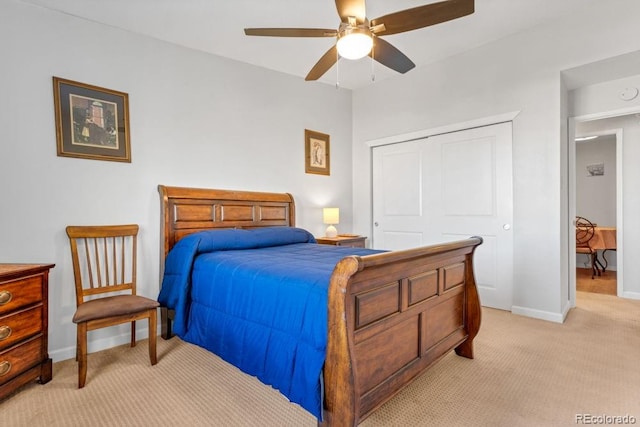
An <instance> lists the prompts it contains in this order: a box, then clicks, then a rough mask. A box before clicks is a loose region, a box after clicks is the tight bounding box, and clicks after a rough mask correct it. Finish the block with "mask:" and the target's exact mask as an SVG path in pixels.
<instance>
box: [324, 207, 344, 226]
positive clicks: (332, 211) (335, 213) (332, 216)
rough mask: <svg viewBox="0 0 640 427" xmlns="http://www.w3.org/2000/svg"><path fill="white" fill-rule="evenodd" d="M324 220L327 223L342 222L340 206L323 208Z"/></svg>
mask: <svg viewBox="0 0 640 427" xmlns="http://www.w3.org/2000/svg"><path fill="white" fill-rule="evenodd" d="M322 222H324V223H325V224H331V225H336V224H340V208H324V209H323V210H322Z"/></svg>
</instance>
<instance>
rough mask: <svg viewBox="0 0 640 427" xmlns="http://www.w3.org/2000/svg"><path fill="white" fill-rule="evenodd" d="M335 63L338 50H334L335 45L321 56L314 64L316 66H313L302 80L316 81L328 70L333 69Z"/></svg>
mask: <svg viewBox="0 0 640 427" xmlns="http://www.w3.org/2000/svg"><path fill="white" fill-rule="evenodd" d="M337 61H338V49H337V48H336V45H333V46H332V47H331V49H329V50H328V51H327V53H325V54H324V55H322V58H320V60H319V61H318V62H316V65H314V66H313V68H312V69H311V71H309V74H307V77H305V78H304V79H305V80H307V81H309V80H318V79H319V78H320V77H322V75H323V74H324V73H326V72H327V71H329V68H331V67H333V64H335V63H336V62H337Z"/></svg>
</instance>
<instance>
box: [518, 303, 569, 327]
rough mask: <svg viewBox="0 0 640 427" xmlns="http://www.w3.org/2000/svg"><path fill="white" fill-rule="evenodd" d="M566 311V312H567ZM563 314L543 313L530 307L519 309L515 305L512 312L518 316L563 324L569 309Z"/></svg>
mask: <svg viewBox="0 0 640 427" xmlns="http://www.w3.org/2000/svg"><path fill="white" fill-rule="evenodd" d="M565 310H566V311H565ZM565 310H563V312H562V313H553V312H551V311H542V310H536V309H533V308H529V307H519V306H517V305H514V306H513V307H511V312H512V313H513V314H518V315H520V316H526V317H532V318H534V319H540V320H547V321H549V322H555V323H563V322H564V319H565V317H566V315H567V313H568V312H569V311H568V310H569V308H567V307H565Z"/></svg>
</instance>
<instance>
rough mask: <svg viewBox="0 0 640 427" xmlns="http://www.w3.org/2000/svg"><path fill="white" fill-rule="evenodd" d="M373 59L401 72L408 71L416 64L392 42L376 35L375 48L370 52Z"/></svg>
mask: <svg viewBox="0 0 640 427" xmlns="http://www.w3.org/2000/svg"><path fill="white" fill-rule="evenodd" d="M369 56H371V57H372V58H373V59H375V60H376V61H378V62H379V63H381V64H382V65H385V66H387V67H389V68H391V69H392V70H395V71H397V72H399V73H402V74H404V73H406V72H407V71H409V70H411V69H412V68H414V67H415V66H416V64H414V63H413V61H411V60H410V59H409V58H408V57H407V56H406V55H405V54H404V53H402V52H400V51H399V50H398V49H397V48H395V47H394V46H393V45H392V44H391V43H389V42H388V41H386V40H383V39H381V38H380V37H376V38H375V41H374V42H373V49H372V50H371V53H369Z"/></svg>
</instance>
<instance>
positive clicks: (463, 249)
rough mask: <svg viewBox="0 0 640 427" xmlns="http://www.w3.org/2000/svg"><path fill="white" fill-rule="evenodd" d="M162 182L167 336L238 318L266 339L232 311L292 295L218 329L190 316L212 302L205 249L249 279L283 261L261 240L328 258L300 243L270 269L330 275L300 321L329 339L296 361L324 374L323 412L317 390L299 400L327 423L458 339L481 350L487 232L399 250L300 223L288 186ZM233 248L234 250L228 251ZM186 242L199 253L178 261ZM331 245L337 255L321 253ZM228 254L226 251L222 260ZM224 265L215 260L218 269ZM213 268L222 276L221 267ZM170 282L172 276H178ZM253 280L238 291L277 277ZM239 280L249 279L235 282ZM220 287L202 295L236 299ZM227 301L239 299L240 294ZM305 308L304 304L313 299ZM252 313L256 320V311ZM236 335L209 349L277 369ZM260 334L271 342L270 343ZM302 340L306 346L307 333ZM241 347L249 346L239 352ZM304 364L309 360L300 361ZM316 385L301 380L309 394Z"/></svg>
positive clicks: (347, 417) (464, 350) (457, 344)
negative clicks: (478, 253)
mask: <svg viewBox="0 0 640 427" xmlns="http://www.w3.org/2000/svg"><path fill="white" fill-rule="evenodd" d="M158 190H159V193H160V196H161V197H160V198H161V216H162V217H161V264H160V265H161V270H162V271H161V277H162V279H163V288H162V289H161V292H160V293H161V295H163V293H164V294H165V296H164V297H162V298H159V299H161V300H162V301H161V303H162V306H161V331H162V336H163V338H165V339H169V338H171V337H172V336H173V335H174V330H175V331H176V332H177V333H178V335H179V336H181V337H190V338H189V339H187V341H190V342H194V340H195V341H196V342H195V343H196V344H198V345H201V344H200V343H199V342H197V341H198V340H199V339H200V338H195V339H194V337H202V339H203V340H204V339H211V340H212V341H214V342H221V340H222V338H221V336H222V335H224V336H227V335H230V334H231V332H230V331H233V330H234V329H237V330H238V331H239V332H238V335H241V336H242V338H241V339H240V338H238V341H241V342H242V345H245V342H247V341H248V342H251V341H254V340H258V339H256V338H251V337H256V336H261V335H260V334H258V335H256V334H253V335H251V334H247V332H246V330H245V329H244V326H242V325H244V323H242V322H240V321H239V322H238V324H237V325H236V324H235V323H234V322H233V321H231V320H229V319H233V318H234V316H235V318H236V319H241V318H242V319H243V320H242V321H243V322H244V319H245V318H246V316H249V315H254V314H256V313H257V312H258V311H259V312H260V313H258V314H257V315H258V316H264V313H262V311H263V310H264V309H265V307H266V309H269V307H268V306H267V305H266V302H265V301H267V300H270V299H271V300H273V301H274V304H283V303H282V301H283V298H282V296H283V295H288V294H289V292H286V293H285V292H283V291H281V290H280V291H279V292H281V294H280V296H278V298H270V297H268V296H267V295H268V294H266V293H263V294H260V297H259V298H258V299H259V300H260V301H261V302H262V306H261V307H260V308H259V309H256V308H255V307H253V308H251V307H249V308H247V307H242V308H238V310H242V315H241V316H239V315H238V313H231V314H233V316H231V315H229V317H225V318H224V323H225V325H226V326H225V329H224V332H221V331H216V330H214V329H215V326H212V324H210V323H207V324H206V325H204V326H203V325H199V326H198V324H197V321H196V320H195V315H194V317H191V316H192V312H193V313H195V312H196V311H197V310H196V307H198V309H200V307H199V306H200V305H204V304H201V296H200V295H201V294H202V291H198V290H196V289H200V288H201V287H204V286H205V285H197V283H199V282H200V281H202V280H204V281H205V282H206V281H207V280H212V279H211V278H210V277H209V273H206V274H205V273H203V272H204V271H205V270H204V267H202V266H203V265H204V263H205V258H208V257H213V258H214V259H216V260H217V261H216V262H222V264H223V265H228V266H230V267H229V270H230V271H234V272H239V274H240V276H239V277H240V278H241V279H240V280H244V281H246V282H247V283H248V281H249V279H247V278H250V279H251V280H253V278H254V277H257V273H255V272H254V271H245V270H244V269H245V268H248V269H252V268H259V269H264V268H267V266H268V265H272V264H273V265H275V264H277V262H275V261H261V258H253V257H254V256H256V255H255V254H256V253H257V252H260V254H261V256H262V254H263V253H264V251H266V252H269V254H270V255H269V256H272V257H275V256H279V255H276V254H275V252H277V251H280V250H281V249H285V248H284V247H285V246H290V247H292V248H293V249H294V250H295V251H302V250H304V251H307V250H311V251H315V252H312V254H311V255H308V254H307V253H306V252H304V254H303V255H300V256H301V258H306V259H310V260H312V261H313V262H319V263H324V264H327V265H330V268H329V270H328V272H327V270H326V265H325V266H317V268H316V266H313V267H297V266H298V264H297V262H298V261H297V260H296V259H295V257H296V256H297V255H290V254H287V255H284V256H285V257H287V260H289V261H290V262H292V264H291V266H293V267H290V268H289V269H288V270H286V271H285V270H283V269H282V267H280V270H277V268H276V270H275V271H276V273H274V272H271V271H266V272H265V274H267V275H271V276H273V277H272V279H274V280H275V281H278V282H283V283H286V280H289V278H290V277H289V276H292V275H293V276H294V277H293V278H292V280H301V279H300V278H299V277H298V276H297V275H298V274H299V273H300V274H301V271H302V270H305V271H306V270H309V271H312V270H314V271H315V270H317V271H318V273H317V276H315V278H312V279H311V280H312V281H314V283H315V284H314V286H317V284H318V283H321V286H324V288H322V289H324V290H322V289H321V290H320V291H317V292H316V291H315V290H314V291H313V292H312V293H313V295H314V296H313V297H309V296H308V293H305V295H307V296H306V298H307V299H306V300H305V301H307V302H306V303H305V304H304V305H305V306H307V305H308V306H309V307H310V308H308V309H309V310H311V309H313V310H320V311H316V312H312V314H309V313H306V314H300V315H301V316H303V317H302V319H306V320H303V321H301V322H300V323H301V324H302V323H304V324H305V325H306V324H307V323H308V324H309V325H310V329H311V330H313V331H315V332H314V333H318V331H319V333H320V334H325V335H324V340H325V341H324V343H319V344H317V345H316V344H314V349H315V350H314V351H316V353H317V350H318V348H320V349H321V350H322V354H321V355H320V356H319V357H321V359H318V357H316V356H317V355H316V356H307V353H305V352H302V351H301V352H300V353H295V352H294V353H295V354H296V355H297V356H296V357H297V359H299V360H297V359H296V363H298V362H299V363H305V365H304V366H303V368H302V370H303V371H305V374H304V375H302V376H301V377H302V378H309V377H311V378H312V379H313V380H314V381H317V384H316V385H315V386H314V389H313V393H318V394H319V399H320V400H319V401H320V402H321V403H320V407H319V408H320V409H319V413H318V411H315V412H314V411H313V410H311V409H309V407H310V405H309V404H308V402H307V404H304V403H301V406H303V407H304V408H305V409H307V410H309V411H310V412H312V413H313V414H314V415H316V417H317V418H318V425H321V426H355V425H357V424H358V423H360V422H361V421H362V420H364V419H365V418H366V417H367V416H368V415H369V414H371V413H372V412H373V411H374V410H375V409H377V408H378V407H379V406H380V405H382V404H383V403H384V402H386V401H387V400H389V399H390V398H391V397H393V396H394V395H395V394H396V393H398V392H399V391H400V390H401V389H402V388H403V387H404V386H405V385H407V384H408V383H410V382H411V381H412V380H414V379H415V378H416V377H417V376H419V375H420V374H421V373H422V372H424V371H425V370H426V369H428V368H429V367H430V366H431V365H433V364H434V363H435V362H436V361H438V360H439V359H440V358H442V357H443V356H444V355H446V354H448V353H449V352H450V351H451V350H455V352H456V353H457V354H458V355H460V356H463V357H467V358H473V339H474V337H475V336H476V334H477V333H478V330H479V327H480V317H481V310H480V302H479V299H478V292H477V289H476V284H475V278H474V273H473V254H474V251H475V248H476V247H477V246H478V245H480V244H481V243H482V239H481V238H479V237H471V238H468V239H463V240H460V241H456V242H450V243H443V244H439V245H433V246H428V247H422V248H416V249H410V250H404V251H393V252H381V251H373V250H367V249H355V248H338V247H334V246H328V245H318V244H315V240H314V239H313V236H310V235H309V234H308V232H306V231H305V230H301V229H297V228H295V203H294V200H293V197H292V196H291V195H290V194H287V193H263V192H251V191H230V190H217V189H198V188H184V187H167V186H163V185H160V186H159V187H158ZM211 230H217V231H211ZM304 233H307V234H306V235H305V234H304ZM221 235H228V236H229V237H230V239H231V241H232V242H233V245H236V246H234V247H233V248H229V247H227V246H226V245H228V244H229V243H226V241H225V243H222V244H221V245H222V249H224V251H223V252H225V253H222V254H221V253H220V249H221V248H220V247H217V245H220V243H216V242H218V241H219V240H220V238H219V236H221ZM256 235H265V236H268V237H266V239H267V240H269V241H275V242H276V243H275V246H278V247H277V248H272V247H271V246H272V245H271V244H269V245H267V244H265V245H262V244H259V245H255V244H254V243H246V242H253V241H254V239H255V236H256ZM238 236H239V237H238ZM281 236H291V238H292V239H293V240H292V241H293V243H290V242H289V240H287V239H289V238H290V237H286V238H285V237H281ZM282 239H285V240H286V241H285V240H282ZM245 246H246V247H245ZM280 246H282V247H283V248H280ZM185 248H186V249H185ZM194 248H195V249H197V250H194ZM207 248H209V249H210V248H213V250H212V251H209V249H207ZM227 249H230V250H228V251H227ZM263 249H264V250H263ZM318 251H319V252H322V253H318ZM177 252H186V253H189V256H190V257H192V258H190V260H187V261H184V260H181V261H179V262H176V259H178V258H177V256H178V255H176V253H177ZM195 252H198V253H195ZM231 252H236V253H234V254H232V253H231ZM297 253H298V252H295V254H297ZM232 255H233V256H234V257H236V258H238V256H239V257H240V259H241V260H232V259H228V258H227V257H228V256H232ZM325 255H326V257H327V259H328V260H326V261H321V260H322V259H324V258H325ZM220 257H224V259H223V261H221V260H220ZM272 259H274V260H275V259H276V258H272ZM291 260H294V261H291ZM165 262H166V266H165ZM229 263H238V264H237V265H236V264H229ZM186 266H189V268H191V266H193V268H194V271H193V272H190V273H181V274H177V273H176V271H182V270H183V269H185V268H187V267H186ZM215 268H216V271H218V269H221V268H220V267H215ZM165 269H166V271H165ZM216 274H217V273H216ZM220 274H222V273H220ZM285 276H286V277H285ZM203 277H204V279H203ZM225 277H226V276H225ZM243 278H244V279H243ZM178 279H180V280H178ZM216 280H218V281H220V279H216ZM224 280H226V279H224ZM224 280H223V281H224ZM256 280H258V279H256ZM185 281H186V282H185ZM182 282H185V283H188V284H189V285H188V290H181V289H182V288H180V286H182V285H180V283H182ZM175 283H178V285H176V284H175ZM216 283H217V282H216ZM260 283H262V282H260ZM265 283H270V282H265ZM296 283H297V282H296ZM168 284H171V287H170V286H168ZM165 286H166V288H165ZM216 286H217V285H216ZM252 286H253V287H252V288H251V291H250V292H249V291H247V292H249V293H247V294H246V295H248V296H241V297H239V298H240V299H241V300H242V299H247V300H248V299H251V298H253V299H256V298H254V297H252V295H254V294H253V293H255V292H257V291H256V290H259V292H266V291H263V289H264V288H270V287H271V286H272V284H268V285H267V284H265V285H262V284H257V285H256V284H252ZM232 288H233V289H236V288H238V289H239V288H240V287H238V285H234V287H232ZM287 289H293V288H287ZM216 292H218V291H216ZM221 292H223V294H216V296H215V297H204V298H209V299H210V300H212V301H217V300H224V301H227V300H229V298H231V297H230V292H229V290H222V291H221ZM305 292H307V291H305ZM169 294H172V295H173V297H172V298H167V297H166V295H169ZM178 295H179V296H178ZM220 295H224V297H222V296H220ZM309 295H310V294H309ZM323 298H324V299H323ZM309 301H316V302H314V303H310V302H309ZM317 301H320V302H317ZM215 304H217V303H215ZM230 304H231V306H233V307H235V306H236V305H237V304H238V303H237V302H232V303H230ZM317 304H324V306H322V307H314V305H317ZM284 307H287V306H286V305H285V306H284ZM211 310H212V311H211V313H210V314H207V315H205V317H207V318H211V317H217V316H219V311H220V307H213V308H211ZM271 310H273V311H277V312H281V311H283V307H282V306H281V307H278V308H277V309H272V308H271ZM305 310H307V308H306V307H305ZM292 311H295V312H297V311H300V310H292ZM226 315H227V314H225V316H226ZM293 315H298V313H294V314H293ZM304 316H306V317H304ZM310 319H311V320H310ZM318 319H320V320H319V321H318ZM251 322H253V323H255V320H251ZM325 322H326V323H325ZM319 323H321V324H319ZM279 327H280V326H278V328H279ZM206 335H212V337H211V338H207V337H205V336H206ZM262 335H265V334H262ZM273 335H276V334H273ZM247 336H248V337H249V338H247ZM311 341H313V342H314V343H315V341H317V339H316V337H315V336H314V337H313V338H312V339H311ZM282 342H284V341H282ZM234 345H235V344H228V343H226V342H224V343H222V344H220V345H218V344H216V346H217V347H215V348H213V347H212V348H210V349H212V351H214V352H217V350H216V349H220V351H221V352H222V353H223V356H224V357H223V359H225V360H227V361H230V363H233V364H234V365H236V362H238V364H240V365H241V366H240V368H241V369H242V370H243V371H245V372H248V373H250V374H252V375H255V376H257V377H258V378H260V379H261V380H263V378H262V376H263V372H262V371H265V370H267V371H269V369H266V368H264V367H263V363H262V359H261V361H260V363H259V364H257V365H260V366H259V370H260V372H262V374H254V373H253V372H251V369H253V368H250V369H245V367H242V363H245V364H246V360H244V362H243V361H242V360H240V359H247V357H246V354H247V351H246V349H244V350H242V349H241V350H240V351H239V352H237V353H234V352H233V348H232V347H233V346H234ZM259 345H262V346H264V347H265V348H268V347H269V346H268V345H266V344H264V343H262V344H259ZM287 345H288V344H286V343H284V344H281V343H280V342H279V343H278V344H277V345H274V344H271V348H281V347H282V348H284V349H286V346H287ZM292 345H293V344H292ZM296 345H297V344H296ZM299 347H304V346H302V345H299ZM299 347H296V349H298V348H299ZM205 348H207V346H205ZM295 351H298V350H295ZM281 353H282V356H283V357H284V356H285V355H286V354H288V353H289V352H288V351H285V350H283V351H281ZM234 354H239V355H242V356H238V357H236V356H234ZM268 357H272V356H268ZM277 357H280V356H277ZM229 359H234V360H229ZM235 359H238V360H235ZM307 360H308V362H307ZM318 360H320V362H319V361H318ZM251 363H253V364H254V365H256V363H254V362H250V363H249V364H251ZM318 364H319V365H318ZM236 366H238V365H236ZM298 369H300V368H299V367H298V368H296V370H298ZM315 369H318V370H319V375H318V377H319V378H314V375H315V374H314V372H315ZM283 372H285V373H283ZM283 372H278V371H277V369H275V370H273V369H271V372H270V373H269V375H267V377H270V378H272V379H273V378H275V381H278V376H280V377H286V376H287V375H288V374H286V372H287V371H286V370H285V371H283ZM293 376H295V375H292V377H293ZM298 376H299V377H300V375H298ZM280 379H282V381H285V382H286V381H288V380H289V379H288V378H280ZM291 381H297V380H291ZM263 382H265V383H267V384H269V385H271V386H274V387H276V388H278V389H279V390H280V391H281V392H283V394H284V395H285V396H286V397H288V398H289V399H290V400H292V401H294V402H296V403H300V401H299V398H300V396H299V394H300V392H296V393H298V395H295V393H294V397H293V398H291V396H290V395H289V394H288V393H287V390H283V388H286V387H287V386H284V387H282V386H281V385H279V384H276V385H274V384H273V383H272V382H270V381H269V380H268V381H264V380H263ZM311 382H313V381H311ZM311 385H312V386H313V384H311ZM313 393H311V392H309V393H305V392H303V393H302V395H306V394H313ZM306 397H309V396H303V398H306ZM311 406H313V405H311Z"/></svg>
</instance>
